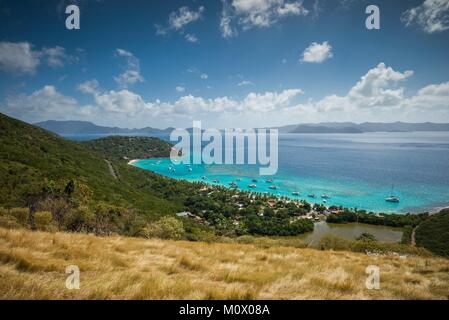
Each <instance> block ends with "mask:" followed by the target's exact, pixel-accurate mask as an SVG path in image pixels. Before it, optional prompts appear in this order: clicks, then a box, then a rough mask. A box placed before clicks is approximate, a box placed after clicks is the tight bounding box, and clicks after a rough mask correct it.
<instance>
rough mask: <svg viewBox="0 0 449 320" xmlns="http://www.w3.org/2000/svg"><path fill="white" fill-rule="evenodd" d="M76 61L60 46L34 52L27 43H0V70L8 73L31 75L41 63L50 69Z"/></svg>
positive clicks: (31, 46) (75, 58)
mask: <svg viewBox="0 0 449 320" xmlns="http://www.w3.org/2000/svg"><path fill="white" fill-rule="evenodd" d="M77 60H78V58H77V57H75V56H70V55H67V54H66V51H65V49H64V48H63V47H60V46H56V47H52V48H43V49H42V50H35V49H33V45H32V44H30V43H29V42H0V70H4V71H6V72H10V73H17V74H33V73H34V72H35V71H36V69H37V67H38V66H39V65H40V64H41V63H42V62H43V61H44V63H46V64H47V65H48V66H50V67H63V66H64V64H65V63H66V62H76V61H77Z"/></svg>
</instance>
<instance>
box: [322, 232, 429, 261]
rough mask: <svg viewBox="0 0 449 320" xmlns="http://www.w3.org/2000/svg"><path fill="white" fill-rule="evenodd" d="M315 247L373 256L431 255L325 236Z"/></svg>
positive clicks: (408, 248)
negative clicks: (372, 254) (373, 254)
mask: <svg viewBox="0 0 449 320" xmlns="http://www.w3.org/2000/svg"><path fill="white" fill-rule="evenodd" d="M317 247H318V249H321V250H336V251H353V252H364V253H368V252H370V253H375V254H405V255H421V256H430V255H431V253H430V252H429V251H427V250H425V249H422V248H416V247H412V246H408V245H402V244H397V243H380V242H376V241H351V240H346V239H343V238H340V237H336V236H332V235H327V236H324V237H323V238H321V240H320V241H319V242H318V245H317Z"/></svg>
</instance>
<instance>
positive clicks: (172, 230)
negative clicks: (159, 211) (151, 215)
mask: <svg viewBox="0 0 449 320" xmlns="http://www.w3.org/2000/svg"><path fill="white" fill-rule="evenodd" d="M144 233H145V236H146V237H148V238H151V237H156V238H162V239H181V238H183V236H184V233H185V231H184V226H183V224H182V222H181V221H179V220H178V219H176V218H174V217H168V216H166V217H162V218H161V219H159V220H158V221H156V222H154V223H152V224H150V225H149V226H147V227H146V228H145V230H144Z"/></svg>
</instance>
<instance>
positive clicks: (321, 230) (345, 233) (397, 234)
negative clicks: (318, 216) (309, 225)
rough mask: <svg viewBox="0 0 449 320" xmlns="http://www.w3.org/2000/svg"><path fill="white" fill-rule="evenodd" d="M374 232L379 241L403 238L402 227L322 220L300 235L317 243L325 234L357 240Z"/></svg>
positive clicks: (390, 241)
mask: <svg viewBox="0 0 449 320" xmlns="http://www.w3.org/2000/svg"><path fill="white" fill-rule="evenodd" d="M365 232H367V233H370V234H372V235H373V236H374V237H375V238H376V239H377V240H378V241H380V242H385V243H398V242H400V241H401V239H402V233H403V231H402V229H401V228H392V227H387V226H375V225H368V224H363V223H347V224H333V223H326V222H325V221H320V222H317V223H315V228H314V229H313V232H310V233H306V234H304V235H301V236H299V237H300V238H301V239H303V240H304V241H305V242H307V243H309V244H311V245H313V244H317V243H318V242H319V241H320V240H321V238H322V237H323V236H325V235H332V236H337V237H341V238H344V239H346V240H355V239H356V238H357V237H359V236H360V235H361V234H362V233H365Z"/></svg>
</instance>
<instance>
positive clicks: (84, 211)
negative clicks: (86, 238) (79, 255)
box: [64, 206, 95, 232]
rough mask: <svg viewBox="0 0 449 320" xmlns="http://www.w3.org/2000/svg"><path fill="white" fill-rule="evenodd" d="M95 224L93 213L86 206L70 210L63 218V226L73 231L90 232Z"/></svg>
mask: <svg viewBox="0 0 449 320" xmlns="http://www.w3.org/2000/svg"><path fill="white" fill-rule="evenodd" d="M94 226H95V214H94V213H93V212H92V210H90V209H89V208H88V207H84V206H83V207H79V208H76V209H72V210H70V212H69V213H68V214H67V216H66V217H65V219H64V228H65V229H66V230H68V231H73V232H91V231H92V230H93V229H94Z"/></svg>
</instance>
